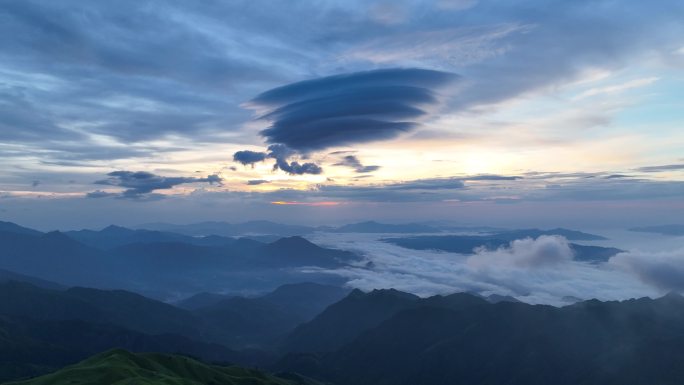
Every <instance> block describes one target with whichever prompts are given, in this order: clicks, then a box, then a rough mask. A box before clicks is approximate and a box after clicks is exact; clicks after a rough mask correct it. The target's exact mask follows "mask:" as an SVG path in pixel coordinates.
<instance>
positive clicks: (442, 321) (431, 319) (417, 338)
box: [281, 294, 684, 385]
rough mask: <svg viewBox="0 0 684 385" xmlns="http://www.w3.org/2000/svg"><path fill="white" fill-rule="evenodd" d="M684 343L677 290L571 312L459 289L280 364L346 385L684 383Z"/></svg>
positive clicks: (682, 302) (683, 312)
mask: <svg viewBox="0 0 684 385" xmlns="http://www.w3.org/2000/svg"><path fill="white" fill-rule="evenodd" d="M358 316H361V314H358ZM346 317H347V319H348V318H349V317H353V314H349V313H347V314H346ZM683 342H684V298H682V297H681V296H679V295H676V294H672V295H668V296H665V297H663V298H659V299H656V300H652V299H648V298H642V299H637V300H628V301H622V302H600V301H597V300H592V301H585V302H580V303H577V304H575V305H570V306H567V307H563V308H555V307H551V306H542V305H527V304H524V303H513V302H499V303H496V304H492V303H489V302H487V301H484V300H482V299H480V298H477V297H475V296H470V295H468V294H459V295H456V296H446V297H439V296H436V297H431V298H427V299H424V300H419V301H418V302H417V306H409V307H407V308H406V309H403V310H400V311H398V312H396V313H395V314H394V315H392V316H391V317H389V318H387V319H386V320H384V321H383V322H381V323H379V324H378V325H376V326H375V327H372V328H369V329H366V331H364V332H361V333H358V334H357V335H356V336H355V337H354V338H351V339H349V342H348V343H346V344H345V345H344V346H342V347H340V348H339V349H337V350H336V351H335V352H332V353H329V354H325V355H311V354H309V355H303V354H299V355H291V356H289V357H286V359H284V360H283V361H281V365H282V366H284V367H286V368H289V369H293V370H296V369H299V370H302V369H303V370H304V371H306V372H308V373H315V374H318V375H323V376H324V377H325V378H327V379H328V380H333V381H335V382H337V383H341V384H348V385H366V384H368V385H370V384H374V385H377V384H380V385H382V384H387V385H389V384H392V385H404V384H407V385H408V384H411V385H427V384H512V385H515V384H526V385H529V384H615V385H617V384H645V383H658V384H678V383H680V382H681V378H684V377H682V376H684V365H682V364H683V363H684V344H682V343H683Z"/></svg>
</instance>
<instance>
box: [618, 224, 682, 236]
mask: <svg viewBox="0 0 684 385" xmlns="http://www.w3.org/2000/svg"><path fill="white" fill-rule="evenodd" d="M629 231H637V232H642V233H655V234H661V235H675V236H681V235H684V225H660V226H645V227H633V228H631V229H629Z"/></svg>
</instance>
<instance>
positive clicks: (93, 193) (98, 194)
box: [86, 190, 119, 198]
mask: <svg viewBox="0 0 684 385" xmlns="http://www.w3.org/2000/svg"><path fill="white" fill-rule="evenodd" d="M113 196H119V194H117V193H111V192H107V191H102V190H95V191H91V192H89V193H87V194H86V198H107V197H113Z"/></svg>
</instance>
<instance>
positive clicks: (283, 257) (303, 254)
mask: <svg viewBox="0 0 684 385" xmlns="http://www.w3.org/2000/svg"><path fill="white" fill-rule="evenodd" d="M256 258H257V259H258V260H259V261H262V262H263V263H265V264H267V265H269V266H272V267H288V266H289V267H292V266H319V267H328V268H333V267H339V266H342V265H344V264H347V263H349V262H351V261H354V260H356V259H358V256H357V255H356V254H354V253H351V252H348V251H343V250H335V249H326V248H323V247H320V246H318V245H315V244H313V243H311V242H309V241H307V240H306V239H304V238H302V237H289V238H282V239H279V240H277V241H275V242H272V243H269V244H267V245H266V246H264V247H263V248H262V249H261V250H259V254H258V255H257V257H256Z"/></svg>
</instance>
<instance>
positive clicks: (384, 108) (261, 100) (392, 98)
mask: <svg viewBox="0 0 684 385" xmlns="http://www.w3.org/2000/svg"><path fill="white" fill-rule="evenodd" d="M454 79H456V75H454V74H451V73H447V72H440V71H434V70H426V69H416V68H406V69H382V70H374V71H365V72H356V73H351V74H344V75H336V76H329V77H323V78H318V79H313V80H306V81H302V82H297V83H293V84H289V85H286V86H283V87H278V88H275V89H272V90H270V91H267V92H264V93H262V94H260V95H259V96H257V97H256V98H254V99H253V100H252V101H251V103H252V105H253V107H255V108H257V109H267V110H268V112H267V113H265V114H264V115H262V116H261V119H264V120H268V121H270V122H271V126H270V127H269V128H267V129H265V130H263V131H261V134H262V135H263V136H264V137H265V138H266V141H267V142H268V143H278V144H284V145H286V146H288V147H289V148H292V149H294V150H297V151H301V152H307V151H312V150H321V149H325V148H329V147H336V146H342V145H349V144H355V143H363V142H369V141H374V140H382V139H391V138H394V137H396V136H397V135H399V134H400V133H402V132H406V131H409V130H411V129H413V128H414V127H415V126H416V125H417V120H418V119H419V118H421V117H423V116H425V115H427V113H428V112H427V111H426V108H428V107H430V106H433V105H435V104H437V103H438V97H437V95H436V93H435V89H437V88H439V87H441V86H444V85H445V84H446V83H448V82H450V81H453V80H454Z"/></svg>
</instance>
